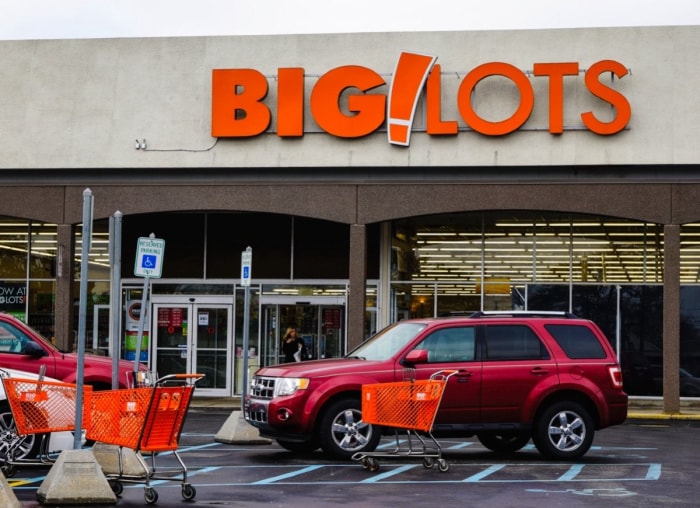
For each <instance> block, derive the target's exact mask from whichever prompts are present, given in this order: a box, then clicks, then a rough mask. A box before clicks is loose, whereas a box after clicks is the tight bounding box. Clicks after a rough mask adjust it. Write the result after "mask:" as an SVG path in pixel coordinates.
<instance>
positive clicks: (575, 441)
mask: <svg viewBox="0 0 700 508" xmlns="http://www.w3.org/2000/svg"><path fill="white" fill-rule="evenodd" d="M593 432H594V430H593V419H592V418H591V415H590V414H589V413H588V411H587V410H586V409H585V408H584V407H583V406H581V405H580V404H578V403H576V402H567V401H563V402H557V403H555V404H552V405H551V406H549V407H548V408H546V409H545V410H544V411H542V413H541V414H540V416H539V418H538V419H537V421H536V422H535V429H534V432H533V433H532V440H533V441H534V443H535V446H536V447H537V449H538V450H539V452H540V453H541V454H542V455H544V456H545V457H547V458H548V459H555V460H574V459H577V458H579V457H581V456H583V455H584V454H585V453H586V452H587V451H588V449H589V448H590V447H591V444H592V443H593Z"/></svg>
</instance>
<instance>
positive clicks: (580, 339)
mask: <svg viewBox="0 0 700 508" xmlns="http://www.w3.org/2000/svg"><path fill="white" fill-rule="evenodd" d="M544 327H545V329H546V330H547V331H548V332H549V333H550V334H551V335H552V337H554V340H555V341H556V342H557V344H559V346H560V347H561V348H562V349H563V350H564V353H566V356H568V357H569V358H571V359H572V360H577V359H583V358H590V359H593V358H596V359H597V358H605V357H606V356H607V355H606V353H605V350H604V349H603V346H601V344H600V342H598V338H597V337H596V336H595V334H594V333H593V332H592V331H591V329H590V328H587V327H585V326H579V325H553V324H551V325H545V326H544Z"/></svg>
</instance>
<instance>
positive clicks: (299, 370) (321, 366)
mask: <svg viewBox="0 0 700 508" xmlns="http://www.w3.org/2000/svg"><path fill="white" fill-rule="evenodd" d="M391 365H392V363H391V362H390V361H386V360H384V361H381V362H378V361H372V360H362V359H360V358H329V359H326V360H309V361H305V362H296V363H281V364H279V365H271V366H269V367H263V368H261V369H259V370H258V371H257V372H256V373H255V375H257V376H268V377H311V378H320V377H330V376H337V375H348V374H359V373H368V372H376V371H378V370H393V367H392V366H391Z"/></svg>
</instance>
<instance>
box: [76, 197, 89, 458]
mask: <svg viewBox="0 0 700 508" xmlns="http://www.w3.org/2000/svg"><path fill="white" fill-rule="evenodd" d="M92 208H93V199H92V191H91V190H90V189H85V190H84V191H83V237H82V247H81V252H80V303H79V309H78V366H77V371H76V376H77V377H76V383H75V385H76V390H75V427H74V428H75V432H73V449H74V450H79V449H80V448H81V446H82V428H83V386H84V382H83V377H84V372H85V320H86V316H87V286H88V270H89V266H88V255H89V254H90V248H91V246H92Z"/></svg>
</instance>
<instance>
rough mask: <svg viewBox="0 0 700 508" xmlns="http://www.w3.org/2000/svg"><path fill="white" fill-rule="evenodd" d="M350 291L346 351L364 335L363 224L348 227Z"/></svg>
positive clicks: (365, 244) (355, 344) (364, 240)
mask: <svg viewBox="0 0 700 508" xmlns="http://www.w3.org/2000/svg"><path fill="white" fill-rule="evenodd" d="M349 280H350V290H349V294H348V303H347V312H348V335H347V337H348V341H347V349H348V351H349V350H351V349H352V348H354V347H355V346H357V345H359V344H360V343H361V342H362V340H363V339H364V333H365V291H366V285H367V231H366V228H365V226H364V224H353V225H351V226H350V266H349Z"/></svg>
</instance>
